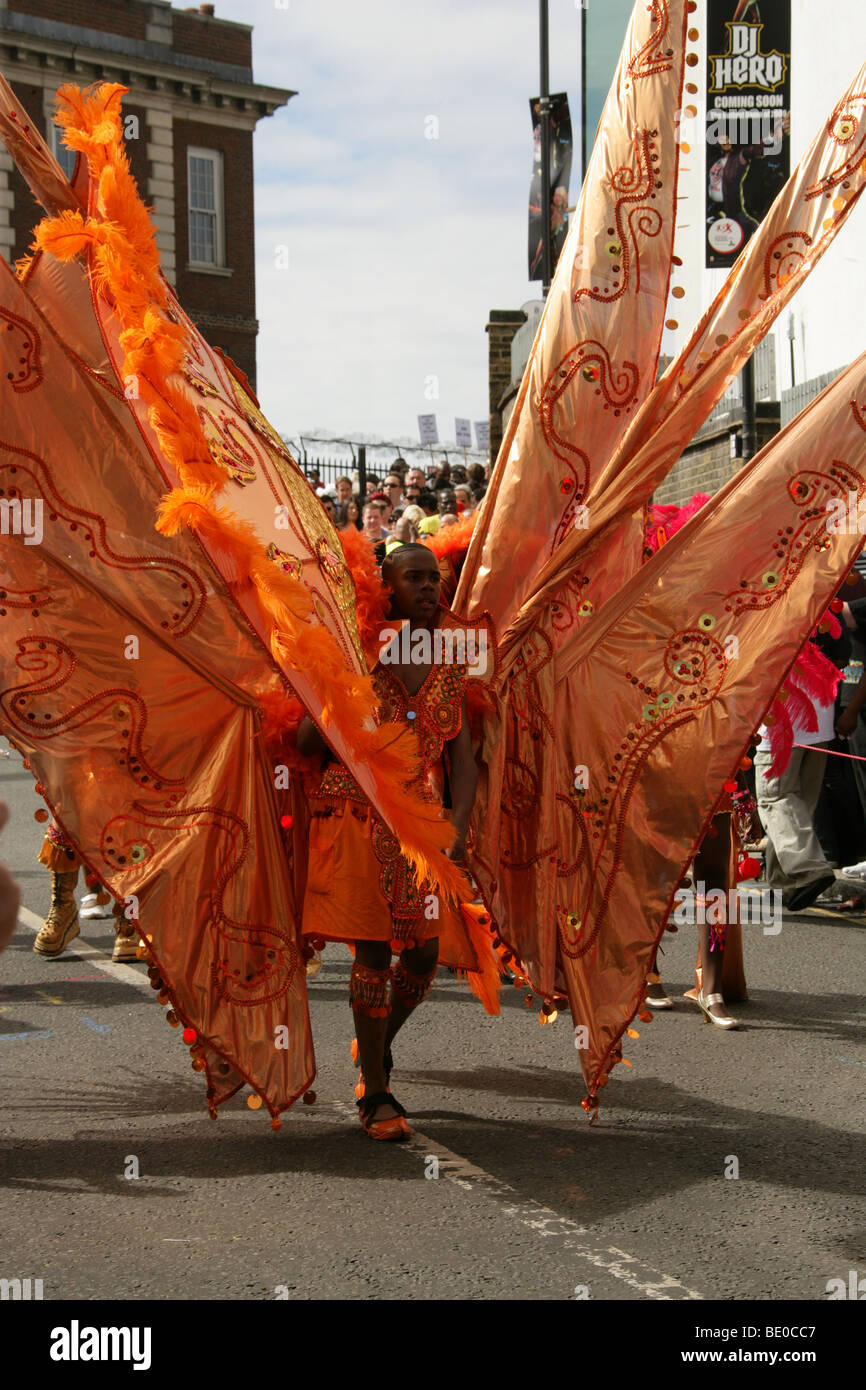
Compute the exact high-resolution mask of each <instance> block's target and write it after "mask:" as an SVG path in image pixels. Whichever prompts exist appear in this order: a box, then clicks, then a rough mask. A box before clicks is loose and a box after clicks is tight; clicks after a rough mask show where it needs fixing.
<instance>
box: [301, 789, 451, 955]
mask: <svg viewBox="0 0 866 1390" xmlns="http://www.w3.org/2000/svg"><path fill="white" fill-rule="evenodd" d="M377 824H379V831H380V832H381V830H382V827H381V824H380V823H377V822H376V820H375V818H374V817H373V816H371V815H369V814H368V815H366V816H365V817H364V818H363V819H360V818H359V817H358V816H357V815H355V814H353V812H352V809H351V808H350V807H349V806H347V807H346V808H345V809H342V808H340V809H339V810H335V811H334V812H333V814H331V815H324V816H323V815H313V817H312V818H311V822H310V858H309V864H308V868H307V890H306V894H305V896H304V914H303V926H302V931H303V934H304V936H307V937H321V938H322V939H323V940H325V941H348V942H352V941H391V940H393V939H394V937H395V936H396V937H399V938H401V939H411V940H413V941H417V942H422V941H428V940H430V938H431V937H438V938H439V959H440V961H441V962H442V963H443V964H445V965H451V966H453V967H454V968H455V969H461V970H475V969H477V960H476V956H475V952H474V950H473V949H472V946H471V944H470V942H469V939H468V936H467V933H466V927H465V925H464V922H463V918H462V915H461V913H460V912H459V910H458V909H457V908H456V907H454V906H452V905H451V904H450V903H448V902H447V901H445V900H444V899H442V898H439V897H438V896H437V895H436V894H435V893H432V892H431V893H429V894H423V895H421V896H420V899H419V908H420V911H419V914H418V915H417V916H411V917H410V916H402V915H401V916H400V917H397V918H395V916H394V914H393V912H392V906H391V900H390V899H389V897H388V896H387V894H386V893H385V891H384V890H383V877H385V878H387V866H386V867H385V868H383V863H382V860H381V858H380V857H379V856H377V854H376V850H375V849H374V846H373V835H374V832H375V828H376V826H377ZM466 896H467V900H468V899H470V898H471V897H472V889H471V885H470V883H469V881H468V880H467V884H466Z"/></svg>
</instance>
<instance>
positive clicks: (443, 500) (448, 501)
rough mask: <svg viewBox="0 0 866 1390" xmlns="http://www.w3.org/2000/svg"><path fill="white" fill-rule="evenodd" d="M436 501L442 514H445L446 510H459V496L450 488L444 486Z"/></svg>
mask: <svg viewBox="0 0 866 1390" xmlns="http://www.w3.org/2000/svg"><path fill="white" fill-rule="evenodd" d="M436 503H437V506H438V508H439V515H440V516H445V514H446V512H456V511H457V498H456V496H455V494H454V493H453V492H451V491H450V490H449V489H448V488H443V489H442V491H441V492H438V493H437V494H436Z"/></svg>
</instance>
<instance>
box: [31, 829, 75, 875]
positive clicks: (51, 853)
mask: <svg viewBox="0 0 866 1390" xmlns="http://www.w3.org/2000/svg"><path fill="white" fill-rule="evenodd" d="M36 858H37V859H38V860H39V863H40V864H44V865H45V867H46V869H48V870H50V872H51V873H53V874H71V873H77V872H78V869H79V867H80V865H81V860H80V859H79V858H78V855H77V854H74V853H73V854H72V856H71V857H70V854H69V852H68V850H65V849H62V848H61V846H60V845H55V843H54V841H53V840H51V839H49V837H48V836H47V835H46V836H45V839H44V840H43V841H42V848H41V849H40V851H39V853H38V854H37V856H36Z"/></svg>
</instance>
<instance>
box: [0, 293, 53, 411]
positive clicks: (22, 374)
mask: <svg viewBox="0 0 866 1390" xmlns="http://www.w3.org/2000/svg"><path fill="white" fill-rule="evenodd" d="M0 343H2V345H3V365H4V366H7V367H8V370H7V371H6V373H5V379H6V381H8V382H9V384H10V386H11V387H12V390H13V391H19V392H21V391H32V390H34V388H35V387H37V386H41V385H42V382H43V380H44V376H43V371H42V343H41V340H40V337H39V334H38V332H37V330H36V328H35V327H34V325H33V324H32V323H28V322H27V320H26V319H22V318H20V317H19V316H18V314H13V313H12V310H11V309H0Z"/></svg>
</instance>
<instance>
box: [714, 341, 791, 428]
mask: <svg viewBox="0 0 866 1390" xmlns="http://www.w3.org/2000/svg"><path fill="white" fill-rule="evenodd" d="M778 399H779V397H778V396H777V394H776V339H775V338H774V337H773V335H772V334H768V336H767V337H766V338H764V340H763V342H761V343H759V344H758V346H757V348H756V349H755V400H756V401H777V400H778ZM742 408H743V378H742V376H735V377H734V380H733V381H732V382H731V384H730V386H729V387H728V389H727V391H726V392H725V394H724V395H723V396H722V399H721V400H720V401H719V403H718V405H717V406H716V408H715V410H713V411H712V413H711V414H710V416H709V419H710V420H718V419H721V417H722V416H723V415H730V414H732V413H733V412H735V411H738V410H742ZM783 423H784V421H783Z"/></svg>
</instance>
